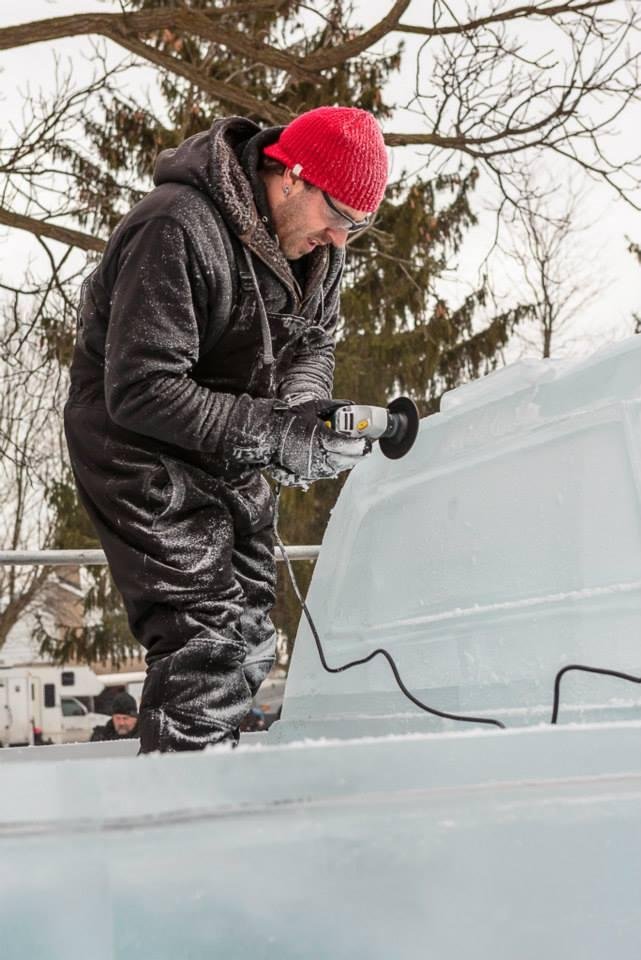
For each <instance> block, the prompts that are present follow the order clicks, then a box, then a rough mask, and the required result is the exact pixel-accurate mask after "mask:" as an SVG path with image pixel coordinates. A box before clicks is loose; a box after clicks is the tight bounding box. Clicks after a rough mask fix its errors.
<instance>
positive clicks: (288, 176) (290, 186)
mask: <svg viewBox="0 0 641 960" xmlns="http://www.w3.org/2000/svg"><path fill="white" fill-rule="evenodd" d="M304 186H305V184H304V183H303V181H302V180H301V178H300V177H297V176H296V174H295V173H293V172H292V171H291V170H290V169H289V167H285V170H284V171H283V189H285V188H287V192H288V193H294V192H295V190H297V189H298V190H301V189H303V188H304Z"/></svg>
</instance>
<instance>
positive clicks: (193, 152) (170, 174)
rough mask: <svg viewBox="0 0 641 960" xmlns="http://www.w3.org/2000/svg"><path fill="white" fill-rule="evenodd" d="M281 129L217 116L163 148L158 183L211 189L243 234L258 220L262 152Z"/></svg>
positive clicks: (204, 190) (228, 219)
mask: <svg viewBox="0 0 641 960" xmlns="http://www.w3.org/2000/svg"><path fill="white" fill-rule="evenodd" d="M281 129H282V127H269V128H268V129H266V130H261V128H260V127H259V126H258V125H257V124H255V123H254V122H253V121H252V120H245V119H244V118H243V117H227V118H225V119H224V120H216V121H215V122H214V124H213V125H212V127H211V128H210V129H209V130H206V131H204V132H203V133H197V134H196V135H195V136H193V137H189V139H188V140H185V141H184V142H183V143H181V144H180V146H178V147H174V148H172V149H170V150H163V152H162V153H161V154H160V155H159V156H158V159H157V161H156V165H155V168H154V184H155V185H156V186H159V185H160V184H161V183H167V182H173V183H184V184H187V185H188V186H190V187H194V188H195V189H196V190H200V191H201V192H202V193H205V194H207V195H208V196H209V197H211V199H212V200H213V201H214V202H215V204H216V206H217V207H218V209H219V210H220V212H221V213H222V215H223V217H224V218H225V220H226V222H227V223H228V224H229V226H230V227H231V228H232V229H233V230H234V232H235V233H237V234H238V235H239V236H241V237H242V236H244V235H246V234H248V233H250V232H251V231H252V228H253V227H255V224H256V221H257V219H258V216H257V214H258V211H257V209H256V203H257V200H260V199H261V198H260V197H257V195H256V194H257V190H256V186H257V183H256V181H257V180H258V177H257V171H258V164H259V160H260V155H261V153H262V150H263V148H264V147H265V146H267V144H268V143H273V142H274V141H275V140H277V139H278V136H279V134H280V131H281ZM260 185H261V186H262V182H261V184H260Z"/></svg>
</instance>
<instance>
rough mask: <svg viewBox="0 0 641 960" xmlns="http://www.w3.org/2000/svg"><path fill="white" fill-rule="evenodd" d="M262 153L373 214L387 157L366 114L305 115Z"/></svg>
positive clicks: (331, 110)
mask: <svg viewBox="0 0 641 960" xmlns="http://www.w3.org/2000/svg"><path fill="white" fill-rule="evenodd" d="M264 152H265V153H266V154H267V156H268V157H273V158H274V160H279V161H280V162H281V163H284V164H285V166H286V167H288V168H289V169H290V170H291V171H292V172H293V173H294V174H296V176H298V177H301V179H302V180H306V181H307V183H311V184H313V185H314V186H315V187H319V188H320V189H321V190H325V191H327V193H329V194H330V195H331V196H332V197H333V198H334V199H335V200H339V201H340V202H341V203H344V204H346V205H347V206H348V207H353V208H354V210H362V211H363V213H373V212H374V210H376V208H377V207H378V205H379V204H380V202H381V200H382V199H383V194H384V193H385V185H386V183H387V153H386V151H385V143H384V141H383V134H382V133H381V128H380V127H379V125H378V123H377V122H376V120H375V119H374V117H373V116H372V114H371V113H369V112H368V111H367V110H359V109H358V108H357V107H317V109H316V110H308V111H307V113H302V114H301V115H300V117H296V119H295V120H292V122H291V123H290V124H289V125H288V126H286V127H285V129H284V130H283V131H282V133H281V135H280V137H279V138H278V140H277V141H276V143H272V144H271V146H269V147H265V151H264Z"/></svg>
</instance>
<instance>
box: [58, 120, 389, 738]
mask: <svg viewBox="0 0 641 960" xmlns="http://www.w3.org/2000/svg"><path fill="white" fill-rule="evenodd" d="M386 180H387V159H386V152H385V147H384V143H383V138H382V135H381V132H380V128H379V127H378V124H377V123H376V121H375V120H374V118H373V117H372V115H371V114H369V113H368V112H366V111H364V110H359V109H355V108H343V107H321V108H319V109H316V110H311V111H309V112H308V113H304V114H302V115H301V116H299V117H297V118H296V119H295V120H293V121H292V122H291V123H290V124H289V125H288V126H287V127H285V128H280V127H279V128H274V127H272V128H269V129H263V130H261V129H260V128H259V127H258V126H257V125H256V124H254V123H253V122H251V121H249V120H244V119H242V118H239V117H231V118H228V119H224V120H220V121H217V122H215V123H214V124H213V126H212V128H211V129H210V130H209V131H208V132H207V133H201V134H198V135H197V136H195V137H191V138H190V139H189V140H186V141H185V142H184V143H183V144H181V145H180V146H179V147H178V148H176V149H174V150H167V151H165V152H164V153H162V154H161V155H160V156H159V158H158V162H157V164H156V169H155V174H154V181H155V184H156V188H155V189H154V190H153V191H152V192H151V193H149V194H148V195H147V196H146V197H145V198H144V199H143V200H142V201H141V202H140V203H138V204H137V205H136V206H135V207H134V208H133V209H132V210H131V211H130V212H129V213H128V214H127V216H125V218H124V219H123V220H122V222H121V223H120V224H119V226H118V227H117V229H116V230H115V232H114V234H113V235H112V237H111V239H110V241H109V243H108V245H107V248H106V250H105V253H104V255H103V257H102V260H101V262H100V264H99V265H98V267H97V268H96V270H95V271H94V272H93V274H92V275H91V277H90V278H89V279H88V281H87V283H86V285H85V289H84V291H83V297H82V303H81V307H80V311H79V321H78V340H77V345H76V350H75V355H74V361H73V366H72V371H71V390H70V395H69V401H68V403H67V406H66V408H65V429H66V433H67V441H68V445H69V451H70V455H71V461H72V464H73V468H74V473H75V476H76V482H77V484H78V490H79V493H80V497H81V499H82V501H83V503H84V505H85V507H86V508H87V510H88V512H89V515H90V517H91V519H92V521H93V523H94V525H95V527H96V530H97V532H98V534H99V537H100V540H101V542H102V544H103V547H104V549H105V552H106V554H107V558H108V560H109V564H110V567H111V570H112V573H113V576H114V579H115V582H116V584H117V586H118V588H119V590H120V592H121V593H122V596H123V600H124V604H125V607H126V610H127V614H128V617H129V623H130V626H131V629H132V631H133V634H134V636H135V637H136V638H137V639H138V640H139V641H140V643H142V644H143V646H144V647H145V648H146V649H147V651H148V653H147V662H148V673H147V680H146V682H145V687H144V691H143V696H142V702H141V709H140V737H141V750H142V751H143V752H149V751H153V750H161V751H175V750H197V749H201V748H203V747H205V746H206V745H207V744H209V743H216V742H219V741H221V740H226V739H232V740H233V739H235V738H237V730H238V726H239V724H240V722H241V720H242V719H243V717H244V716H245V714H246V713H247V712H248V710H249V709H250V707H251V702H252V696H253V694H254V693H255V691H256V690H257V689H258V686H259V684H260V683H261V681H262V680H263V679H264V677H265V676H266V675H267V673H268V672H269V669H270V667H271V665H272V663H273V657H274V641H275V636H274V628H273V626H272V624H271V621H270V619H269V612H270V610H271V607H272V606H273V602H274V589H275V562H274V548H273V495H272V492H271V490H270V488H269V485H268V483H267V481H266V480H265V478H264V477H263V475H262V473H261V469H263V468H267V469H268V470H269V471H271V472H272V473H273V475H274V476H276V477H277V478H278V479H280V480H281V481H282V482H285V483H294V484H300V485H302V486H305V485H307V484H308V483H310V482H312V481H314V480H317V479H320V478H323V477H329V476H335V475H336V474H338V473H339V472H340V471H343V470H348V469H350V468H351V467H352V466H354V465H355V464H356V463H357V462H358V461H359V460H360V458H361V457H362V456H364V455H365V454H366V453H367V452H368V449H369V445H368V443H367V441H365V440H362V439H351V438H346V437H342V436H339V435H338V434H337V433H334V432H333V431H331V430H329V429H328V428H327V427H326V426H325V425H324V424H323V423H322V421H321V420H320V419H319V417H318V414H319V411H320V410H321V409H322V408H323V406H326V402H327V399H328V398H330V397H331V391H332V378H333V369H334V332H335V329H336V324H337V318H338V310H339V288H340V282H341V273H342V268H343V261H344V246H345V243H346V241H347V239H348V237H349V236H350V235H352V234H353V233H354V232H357V231H359V230H362V229H364V228H365V227H366V226H367V225H368V223H369V222H370V219H371V215H372V214H373V213H374V212H375V211H376V209H377V207H378V206H379V204H380V202H381V199H382V197H383V193H384V190H385V184H386ZM323 401H325V403H323Z"/></svg>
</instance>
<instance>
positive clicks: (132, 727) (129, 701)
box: [91, 690, 139, 743]
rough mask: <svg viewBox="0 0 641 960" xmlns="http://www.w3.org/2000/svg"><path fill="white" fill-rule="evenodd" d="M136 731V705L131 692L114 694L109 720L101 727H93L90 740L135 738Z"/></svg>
mask: <svg viewBox="0 0 641 960" xmlns="http://www.w3.org/2000/svg"><path fill="white" fill-rule="evenodd" d="M138 737H139V733H138V707H137V706H136V701H135V700H134V698H133V697H132V696H131V694H129V693H126V692H125V691H124V690H123V692H122V693H118V694H116V696H115V697H114V699H113V703H112V704H111V720H109V721H107V723H105V724H104V726H102V727H94V730H93V733H92V734H91V742H92V743H97V742H99V741H102V740H136V739H137V738H138Z"/></svg>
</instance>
